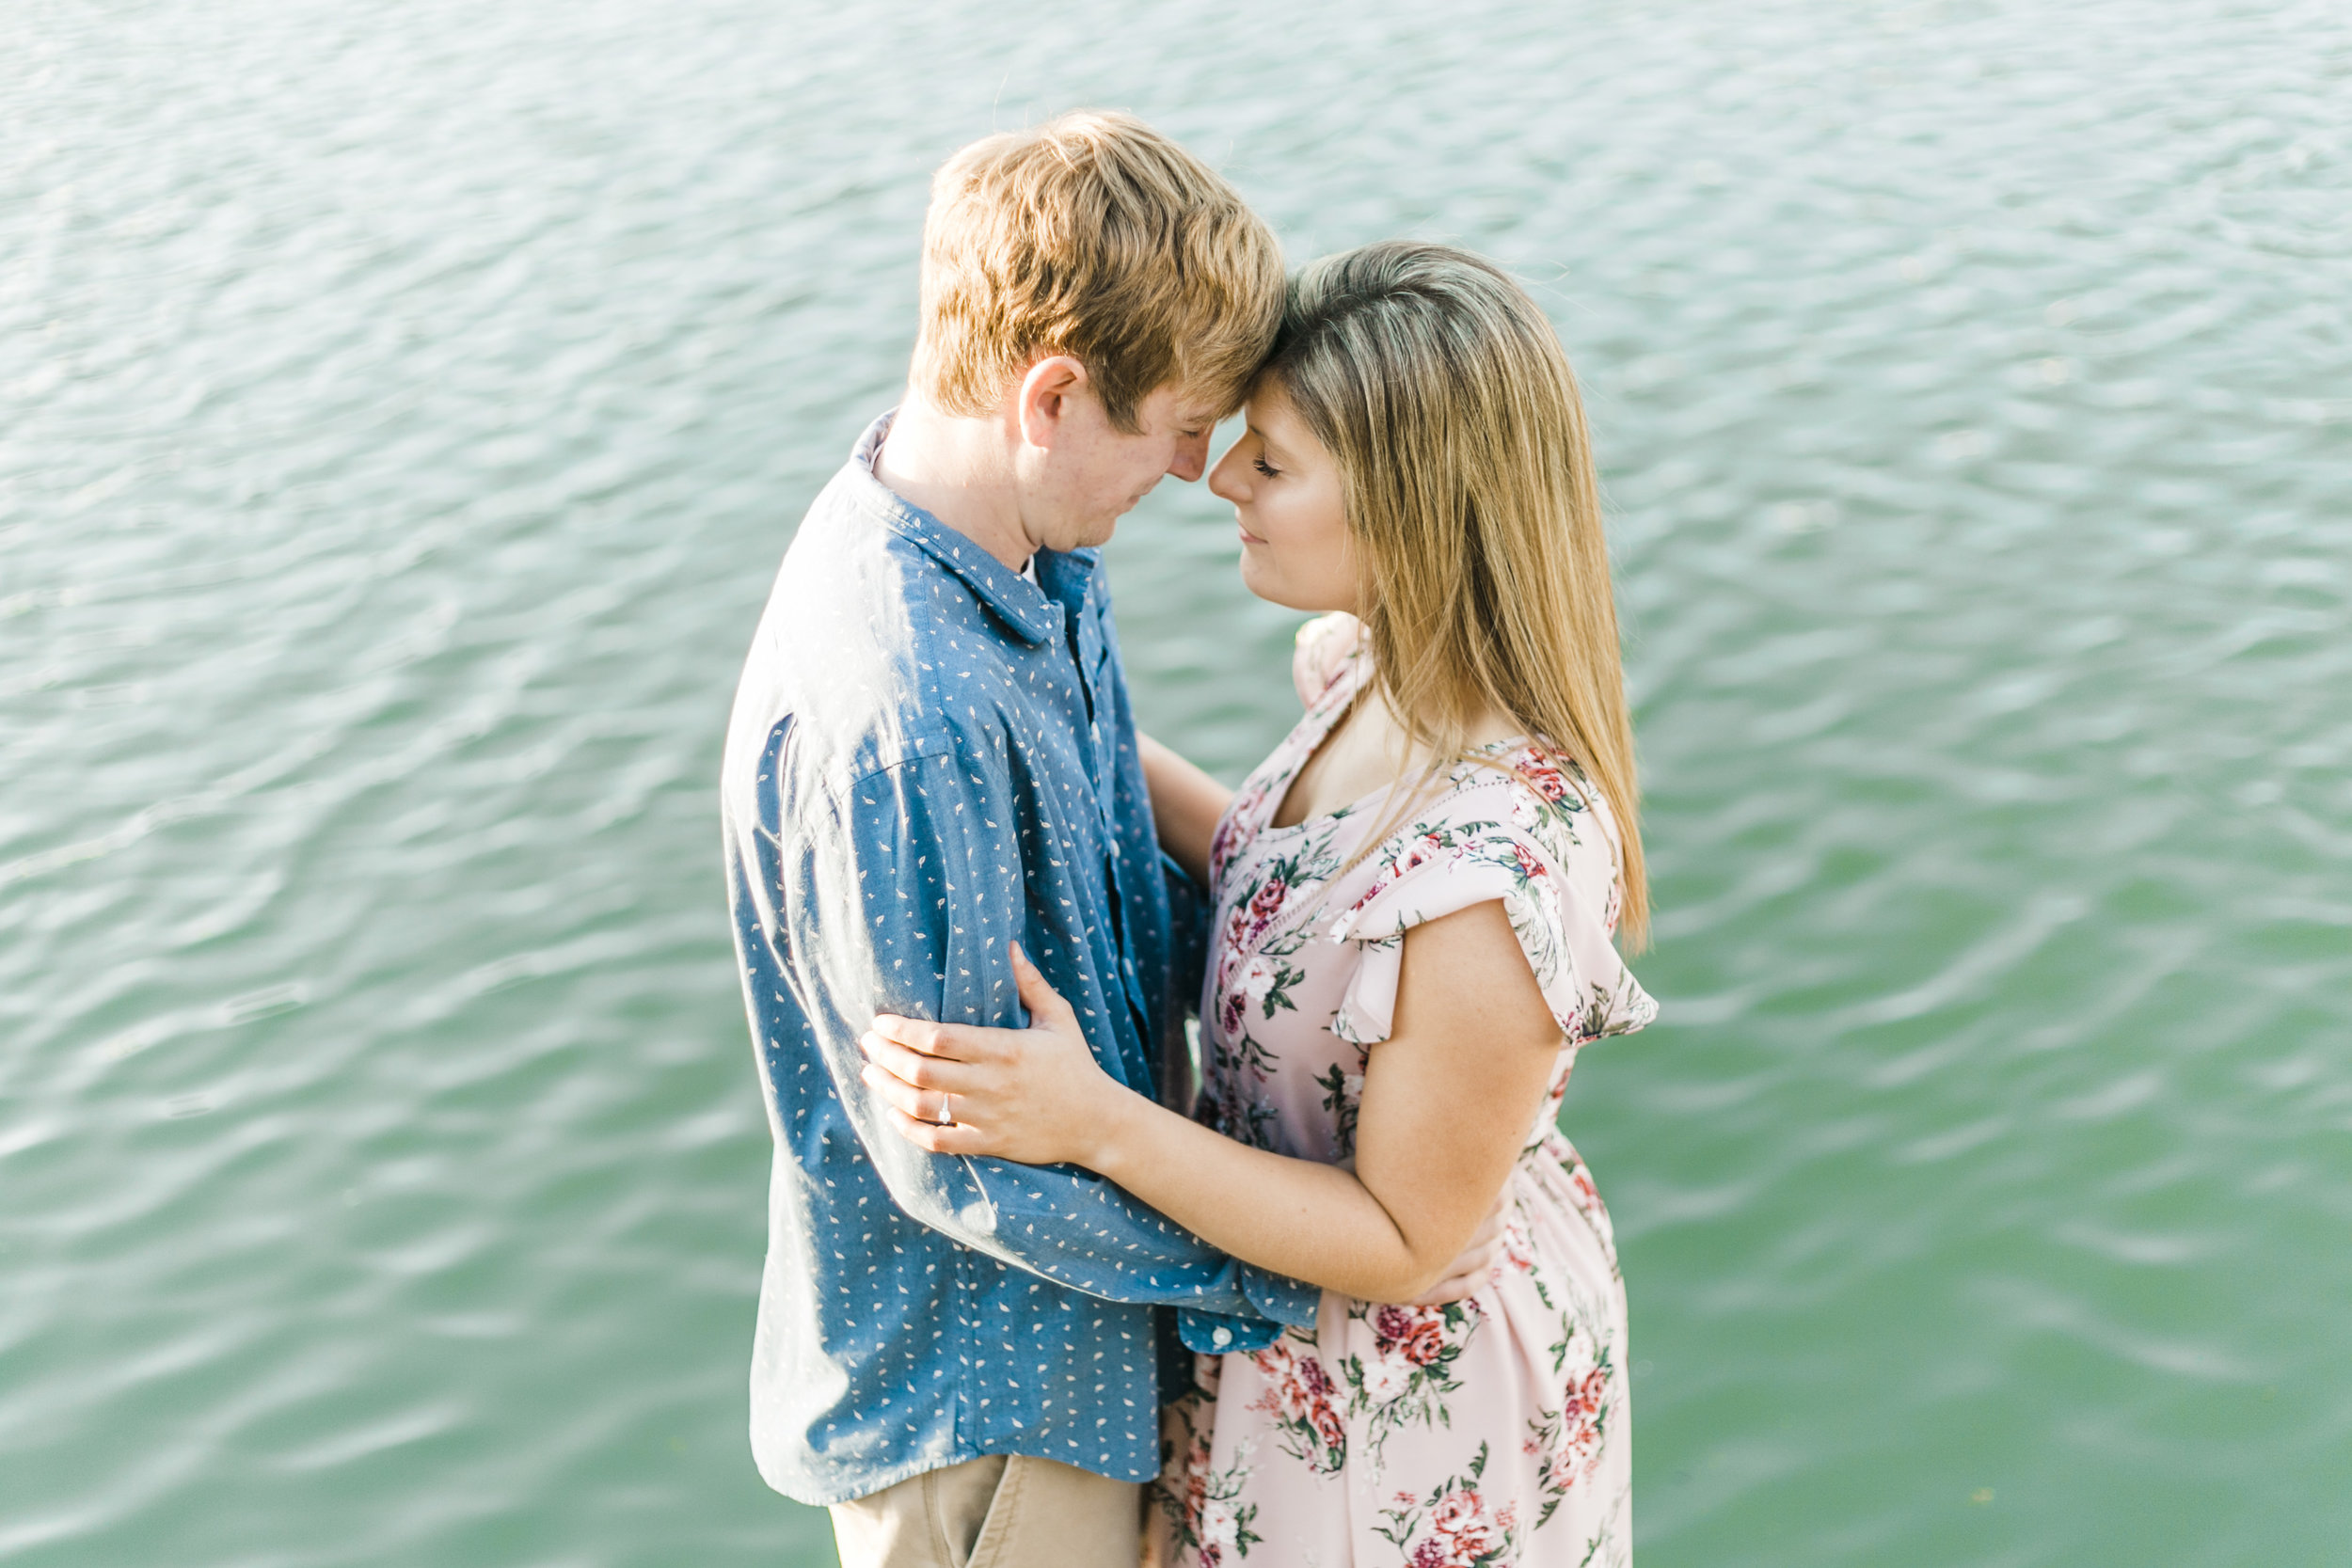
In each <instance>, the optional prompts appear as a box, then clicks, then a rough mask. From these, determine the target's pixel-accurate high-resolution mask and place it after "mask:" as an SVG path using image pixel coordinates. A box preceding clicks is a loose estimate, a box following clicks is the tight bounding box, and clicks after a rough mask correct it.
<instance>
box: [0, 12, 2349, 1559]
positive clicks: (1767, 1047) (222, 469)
mask: <svg viewBox="0 0 2352 1568" xmlns="http://www.w3.org/2000/svg"><path fill="white" fill-rule="evenodd" d="M0 62H5V63H0V759H5V766H6V779H7V785H6V789H5V793H0V1281H5V1288H4V1289H0V1560H5V1561H7V1562H8V1563H9V1564H11V1565H15V1564H24V1565H26V1568H33V1565H40V1568H53V1565H55V1568H62V1565H69V1564H70V1565H74V1568H135V1565H145V1564H170V1565H171V1568H212V1565H221V1568H226V1565H231V1564H234V1565H239V1568H246V1565H269V1568H276V1565H285V1568H334V1565H341V1564H353V1565H360V1564H364V1565H369V1568H382V1565H390V1564H419V1565H429V1568H521V1565H532V1568H558V1565H566V1568H568V1565H592V1564H593V1565H599V1568H602V1565H613V1568H619V1565H633V1564H644V1565H647V1568H654V1565H660V1568H668V1565H673V1564H680V1563H692V1564H696V1565H698V1568H726V1565H733V1564H742V1565H745V1568H749V1565H752V1564H765V1565H775V1564H784V1565H790V1568H817V1565H820V1564H829V1563H831V1562H832V1560H833V1558H832V1555H831V1544H830V1532H829V1530H828V1528H827V1527H826V1523H825V1519H824V1516H823V1515H822V1514H821V1513H817V1512H815V1511H811V1510H806V1509H803V1508H800V1507H798V1506H797V1505H793V1504H790V1503H787V1502H786V1501H784V1500H783V1499H781V1498H779V1497H775V1496H774V1495H773V1494H771V1493H769V1492H768V1491H767V1490H766V1489H765V1488H764V1487H763V1486H762V1484H761V1483H760V1481H758V1479H757V1477H756V1475H755V1473H754V1471H753V1468H752V1465H751V1460H750V1455H749V1451H748V1447H747V1443H746V1440H745V1435H744V1423H745V1408H744V1406H745V1394H744V1384H745V1377H746V1370H747V1363H748V1356H749V1351H750V1338H751V1328H752V1318H753V1309H754V1303H755V1294H756V1289H757V1278H758V1268H759V1262H760V1252H761V1246H762V1241H763V1227H762V1218H763V1208H762V1205H763V1202H764V1182H765V1178H766V1164H767V1133H766V1129H765V1124H764V1121H763V1118H762V1114H761V1110H760V1101H759V1098H758V1092H757V1089H756V1086H755V1078H754V1075H753V1066H752V1055H751V1051H750V1048H749V1042H748V1037H747V1035H746V1031H745V1028H744V1022H743V1017H742V1011H741V1003H740V1000H739V991H738V989H737V984H736V980H735V977H734V973H733V967H732V961H731V957H730V953H729V948H728V926H727V922H726V919H725V914H724V903H723V899H724V893H723V882H722V879H721V876H720V861H719V844H718V825H717V814H716V810H715V804H716V800H715V781H716V773H717V767H718V758H719V747H720V741H721V729H722V725H723V720H724V716H725V713H726V709H727V705H728V701H729V699H730V696H731V694H732V689H733V685H734V680H735V676H736V672H737V670H738V668H739V663H740V660H741V657H742V655H743V652H744V649H745V647H746V645H747V642H748V640H749V638H750V635H751V630H752V626H753V624H754V621H755V618H756V615H757V611H758V608H759V605H760V602H761V600H762V597H763V595H764V594H765V591H766V587H767V583H768V579H769V578H770V576H771V573H772V572H773V570H774V567H775V563H776V561H777V559H778V557H779V555H780V554H781V552H782V550H783V548H784V546H785V545H786V544H787V541H788V539H789V537H790V534H791V531H792V529H793V526H794V524H795V523H796V521H797V520H798V518H799V516H800V515H801V512H802V510H803V507H804V506H805V505H806V504H807V501H808V499H810V497H811V496H812V495H813V494H814V493H815V491H816V489H817V487H818V485H819V484H820V483H822V481H823V480H824V478H825V477H826V476H827V475H828V474H829V473H830V472H831V471H832V470H833V469H834V467H836V466H837V465H838V464H839V463H840V462H841V460H842V458H843V457H844V456H845V455H846V452H847V450H848V447H849V444H850V441H851V440H852V439H853V438H854V436H856V434H857V433H858V431H859V430H860V429H861V428H862V427H863V426H864V425H865V424H866V421H867V420H869V419H870V418H871V417H872V416H873V415H874V414H875V413H876V412H878V411H879V410H880V409H882V407H884V406H887V405H888V404H890V403H891V402H892V401H894V399H895V395H896V392H895V389H896V387H897V385H898V380H899V377H900V376H901V374H902V373H903V369H904V364H905V359H906V355H907V351H908V349H909V347H910V345H911V342H912V333H913V327H914V303H915V258H916V253H917V240H918V227H919V224H920V219H921V214H922V208H923V202H924V197H925V187H926V181H927V178H928V174H929V171H930V169H931V168H932V167H933V166H935V165H936V164H937V163H938V162H939V161H940V160H941V159H942V158H944V157H945V156H946V154H947V153H948V152H949V151H951V150H953V149H954V148H955V147H957V146H958V145H960V144H961V143H962V142H964V141H966V140H969V139H971V138H972V137H974V136H976V135H982V134H985V133H986V132H988V131H989V130H991V129H993V128H997V127H1011V126H1018V125H1022V124H1025V123H1029V122H1031V121H1034V120H1035V119H1041V118H1042V117H1044V116H1045V115H1048V114H1051V113H1053V112H1055V111H1057V110H1059V109H1062V108H1065V107H1070V106H1073V105H1079V104H1089V103H1104V104H1111V105H1116V106H1121V107H1128V108H1132V109H1134V110H1136V112H1138V113H1140V114H1142V115H1144V116H1145V117H1146V118H1148V119H1152V120H1153V121H1154V122H1155V123H1157V124H1159V125H1160V126H1162V127H1163V128H1165V129H1167V130H1168V131H1169V132H1171V133H1172V134H1174V135H1178V136H1179V137H1181V138H1183V139H1184V140H1185V141H1186V142H1187V143H1188V145H1190V146H1192V147H1193V148H1195V149H1196V150H1199V151H1200V152H1201V153H1202V154H1203V155H1204V156H1206V157H1207V158H1209V159H1210V160H1211V161H1212V162H1214V163H1216V165H1217V166H1219V167H1220V168H1222V169H1223V170H1224V171H1225V172H1226V173H1227V174H1228V176H1229V177H1230V178H1232V180H1233V181H1234V182H1235V183H1236V184H1237V185H1238V186H1239V187H1240V188H1241V190H1242V191H1243V193H1244V194H1245V195H1246V196H1247V197H1248V198H1249V199H1250V200H1251V201H1252V202H1253V203H1254V204H1256V205H1257V206H1258V207H1259V209H1260V210H1261V211H1262V212H1263V213H1264V214H1266V216H1267V217H1268V219H1269V220H1270V221H1271V222H1272V223H1273V224H1274V226H1275V227H1276V229H1277V230H1279V232H1280V234H1281V235H1282V237H1283V240H1284V243H1285V245H1286V246H1287V247H1288V248H1289V251H1290V254H1291V256H1292V258H1293V260H1294V261H1301V260H1305V259H1306V258H1309V257H1311V256H1313V255H1317V254H1320V253H1323V252H1325V251H1328V250H1332V249H1336V248H1341V247H1344V246H1347V245H1355V244H1358V243H1360V242H1363V241H1366V240H1370V239H1374V238H1378V237H1384V236H1390V235H1400V234H1402V235H1414V236H1422V237H1428V238H1438V239H1444V240H1449V241H1454V242H1456V243H1460V244H1464V245H1470V246H1473V247H1475V248H1478V249H1480V250H1483V251H1485V252H1486V253H1488V254H1491V255H1493V256H1495V257H1497V258H1498V259H1500V260H1501V261H1503V262H1504V263H1505V264H1507V265H1508V266H1510V267H1511V268H1512V269H1513V270H1514V271H1515V272H1516V273H1517V274H1518V276H1520V277H1523V278H1525V279H1526V280H1527V281H1528V282H1529V284H1530V285H1531V287H1533V288H1534V290H1535V292H1536V293H1537V297H1538V298H1540V299H1541V300H1542V301H1543V302H1544V303H1545V305H1546V306H1547V308H1548V309H1550V310H1551V312H1552V313H1553V316H1554V319H1555V320H1556V321H1557V323H1558V325H1559V326H1560V330H1561V333H1562V335H1563V338H1564V340H1565V342H1566V343H1567V346H1568V349H1569V353H1570V355H1571V356H1572V357H1573V359H1574V360H1575V362H1576V364H1577V365H1578V367H1579V370H1580V372H1581V375H1582V377H1583V380H1584V382H1585V385H1586V388H1587V394H1588V397H1589V400H1590V403H1591V406H1592V410H1593V415H1594V419H1595V421H1596V425H1597V440H1598V443H1599V448H1600V453H1601V459H1602V467H1603V470H1604V481H1605V484H1606V487H1607V491H1608V496H1609V501H1610V507H1611V516H1612V527H1613V538H1614V546H1615V550H1616V554H1617V560H1618V564H1619V572H1620V583H1621V587H1620V596H1621V603H1622V606H1623V609H1624V612H1625V619H1626V623H1627V632H1628V665H1629V676H1630V679H1631V682H1632V685H1633V688H1634V691H1635V696H1636V700H1637V726H1638V730H1639V735H1640V739H1641V744H1642V749H1643V759H1644V767H1645V784H1646V787H1647V792H1648V796H1647V799H1648V804H1647V815H1646V818H1645V824H1646V832H1647V837H1648V843H1649V846H1650V855H1651V863H1652V867H1653V873H1654V876H1655V879H1656V880H1655V893H1656V897H1657V903H1658V907H1659V911H1660V918H1659V922H1658V941H1657V945H1656V948H1655V950H1654V951H1653V952H1652V953H1650V954H1649V955H1647V956H1646V957H1645V958H1643V959H1642V960H1641V961H1640V963H1639V965H1638V968H1639V971H1640V973H1641V974H1642V976H1643V978H1644V980H1645V983H1646V985H1647V986H1648V987H1649V989H1650V990H1653V991H1654V992H1656V993H1657V994H1658V996H1659V997H1660V998H1661V1003H1662V1004H1663V1016H1662V1018H1661V1022H1660V1023H1659V1024H1658V1025H1657V1026H1656V1027H1655V1028H1653V1029H1651V1030H1649V1031H1648V1032H1646V1033H1645V1034H1642V1035H1639V1036H1635V1037H1630V1038H1626V1039H1620V1040H1612V1041H1609V1042H1606V1043H1605V1044H1603V1045H1602V1046H1601V1047H1599V1048H1597V1049H1595V1050H1593V1051H1591V1052H1590V1053H1587V1054H1586V1055H1585V1056H1584V1058H1583V1060H1582V1062H1581V1065H1580V1068H1579V1070H1578V1073H1577V1078H1576V1083H1575V1085H1573V1087H1572V1088H1571V1090H1570V1092H1569V1095H1568V1100H1567V1103H1566V1108H1565V1125H1566V1127H1567V1128H1568V1130H1569V1132H1571V1134H1572V1135H1573V1136H1574V1137H1575V1138H1576V1140H1577V1142H1578V1144H1579V1146H1580V1147H1581V1148H1582V1149H1583V1151H1584V1152H1585V1154H1586V1155H1587V1157H1588V1158H1589V1159H1590V1161H1591V1163H1592V1164H1593V1167H1594V1169H1595V1172H1596V1173H1597V1178H1598V1180H1599V1182H1600V1185H1601V1189H1602V1191H1603V1193H1604V1194H1605V1195H1606V1196H1607V1197H1608V1198H1609V1200H1610V1203H1611V1206H1612V1208H1613V1212H1614V1214H1615V1216H1616V1222H1617V1227H1618V1235H1619V1239H1620V1242H1621V1244H1622V1247H1623V1253H1624V1262H1625V1269H1626V1273H1627V1276H1628V1279H1629V1290H1630V1294H1631V1301H1632V1314H1633V1317H1632V1346H1633V1357H1634V1359H1633V1363H1632V1370H1633V1373H1634V1379H1635V1381H1634V1385H1633V1388H1634V1411H1635V1427H1636V1431H1637V1433H1638V1440H1637V1443H1636V1447H1635V1453H1636V1459H1637V1462H1636V1465H1635V1475H1636V1506H1635V1520H1636V1524H1637V1529H1638V1540H1639V1544H1640V1560H1642V1561H1643V1562H1645V1563H1646V1564H1647V1565H1648V1568H1735V1565H1736V1568H1881V1565H1894V1568H1942V1565H1947V1564H1949V1565H1961V1564H1967V1565H1995V1564H1997V1565H2004V1568H2015V1565H2028V1564H2034V1565H2039V1564H2048V1565H2051V1568H2206V1565H2220V1564H2244V1565H2248V1568H2297V1565H2312V1568H2320V1565H2332V1564H2338V1563H2342V1562H2344V1560H2346V1556H2347V1551H2352V1548H2347V1546H2346V1544H2345V1543H2346V1542H2348V1541H2352V11H2347V10H2346V9H2345V8H2344V7H2342V6H2341V5H2339V4H2320V3H2316V0H2284V3H2280V4H2274V5H2268V6H2251V5H2245V4H2216V3H2212V0H2178V3H2170V4H2159V3H2157V0H2107V3H2101V4H2097V5H2090V6H2079V7H2073V8H2052V7H2042V6H2033V5H2027V4H2024V3H2020V0H1983V3H1960V0H1951V3H1940V4H1924V5H1875V4H1867V3H1862V0H1756V3H1751V4H1744V5H1731V4H1724V3H1721V0H1714V3H1709V0H1654V3H1651V4H1646V5H1635V4H1632V3H1630V0H1597V3H1591V4H1573V5H1551V6H1547V5H1537V4H1533V3H1529V0H1510V3H1500V0H1465V3H1462V4H1456V5H1450V6H1446V7H1443V8H1429V7H1424V6H1412V5H1404V4H1397V3H1394V0H1372V3H1367V4H1356V5H1346V6H1341V5H1299V6H1295V7H1279V8H1271V7H1262V6H1247V5H1239V4H1220V5H1211V6H1197V7H1184V8H1173V7H1163V8H1135V7H1115V6H1110V5H1106V4H1093V5H1080V4H1065V5H1041V4H1030V3H1010V4H1005V5H998V6H992V7H985V8H982V7H957V8H938V7H930V6H916V5H910V4H905V3H903V0H886V3H882V4H875V5H869V6H863V7H858V8H830V7H828V8H818V7H815V6H811V5H806V4H797V5H786V6H781V7H779V6H772V5H771V6H761V5H753V4H749V3H742V0H668V3H664V4H654V3H652V0H568V3H564V4H556V3H553V0H507V3H505V4H501V5H499V6H479V5H461V4H457V3H455V0H417V3H414V4H410V5H406V6H400V7H389V6H368V7H356V6H350V5H328V4H323V3H320V0H277V3H275V4H268V5H263V4H260V3H257V0H221V3H218V4H214V5H208V6H203V7H189V6H167V5H162V4H156V3H154V0H120V3H117V4H109V5H103V6H101V5H96V4H90V3H87V0H31V3H29V4H26V5H22V6H18V7H15V8H10V10H9V11H8V15H7V16H6V17H5V18H0ZM1233 557H1234V544H1233V539H1232V530H1231V526H1230V522H1229V521H1228V519H1227V511H1226V509H1225V508H1224V507H1222V506H1221V505H1220V504H1218V503H1217V502H1216V500H1215V499H1213V498H1211V497H1209V496H1207V495H1206V494H1205V493H1203V492H1201V491H1200V489H1199V488H1198V487H1197V486H1184V485H1179V484H1177V483H1173V482H1170V483H1167V484H1165V485H1163V486H1162V487H1161V488H1160V490H1159V491H1158V492H1157V493H1155V494H1154V495H1153V496H1152V498H1151V499H1149V500H1148V501H1147V502H1146V503H1145V504H1144V506H1143V507H1142V508H1140V509H1139V510H1138V511H1137V512H1136V513H1135V514H1133V515H1131V516H1130V517H1129V518H1128V519H1127V520H1126V521H1125V522H1124V523H1123V524H1122V525H1121V527H1120V532H1119V535H1118V538H1117V539H1116V541H1115V542H1114V544H1113V545H1112V546H1111V555H1110V558H1111V562H1112V572H1113V577H1114V580H1115V582H1116V584H1117V588H1118V593H1119V595H1120V606H1121V618H1122V626H1123V637H1124V641H1125V648H1126V655H1127V660H1128V665H1129V668H1130V671H1131V673H1132V675H1133V677H1134V679H1135V681H1136V697H1137V702H1138V705H1139V706H1140V709H1141V711H1142V713H1143V716H1144V718H1145V721H1146V722H1147V724H1148V725H1149V726H1150V727H1152V729H1153V730H1155V731H1156V732H1157V733H1159V734H1161V735H1162V736H1163V737H1165V738H1167V739H1168V740H1170V741H1172V742H1174V743H1176V744H1178V745H1180V746H1182V747H1184V748H1185V749H1187V750H1189V751H1190V752H1193V753H1194V754H1195V755H1197V756H1198V757H1200V759H1201V760H1202V761H1203V762H1204V763H1206V764H1208V765H1209V766H1211V767H1212V768H1216V769H1218V770H1220V771H1221V772H1222V773H1223V774H1224V775H1225V776H1227V777H1228V778H1236V777H1238V775H1239V774H1240V773H1241V771H1243V770H1244V769H1246V768H1248V766H1250V765H1251V764H1252V763H1253V762H1254V761H1255V760H1256V759H1257V758H1258V757H1259V756H1260V755H1261V754H1262V753H1263V751H1264V750H1265V749H1266V748H1267V747H1268V746H1269V745H1271V744H1272V742H1273V741H1274V740H1275V739H1276V738H1277V737H1278V736H1279V735H1280V734H1281V733H1282V732H1283V731H1284V730H1285V729H1286V728H1287V727H1288V726H1289V724H1290V722H1291V721H1292V719H1293V718H1294V716H1295V698H1293V697H1292V695H1291V694H1290V691H1289V687H1288V681H1287V676H1286V673H1285V664H1286V653H1287V645H1288V641H1289V636H1290V632H1291V629H1292V626H1294V624H1295V617H1293V616H1291V615H1289V614H1287V613H1285V612H1282V611H1279V610H1275V609H1273V608H1271V607H1268V606H1266V605H1263V604H1260V603H1258V602H1256V601H1253V600H1251V599H1249V598H1248V596H1247V595H1245V594H1243V593H1242V591H1241V589H1240V587H1239V584H1238V581H1237V579H1236V578H1235V575H1234V561H1233ZM1274 1568H1282V1565H1274Z"/></svg>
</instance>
